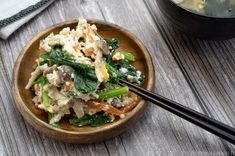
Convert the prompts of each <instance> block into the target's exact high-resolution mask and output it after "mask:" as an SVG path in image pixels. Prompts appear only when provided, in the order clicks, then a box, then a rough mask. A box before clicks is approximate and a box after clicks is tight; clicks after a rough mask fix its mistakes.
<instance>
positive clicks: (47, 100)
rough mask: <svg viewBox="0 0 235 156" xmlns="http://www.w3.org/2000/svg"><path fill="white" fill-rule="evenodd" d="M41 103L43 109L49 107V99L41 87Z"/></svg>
mask: <svg viewBox="0 0 235 156" xmlns="http://www.w3.org/2000/svg"><path fill="white" fill-rule="evenodd" d="M42 102H43V105H44V106H45V107H49V106H50V100H49V97H48V95H47V92H46V91H45V90H44V89H43V87H42Z"/></svg>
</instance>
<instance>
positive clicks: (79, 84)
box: [41, 49, 97, 94]
mask: <svg viewBox="0 0 235 156" xmlns="http://www.w3.org/2000/svg"><path fill="white" fill-rule="evenodd" d="M41 57H42V58H44V59H47V60H52V61H54V62H55V63H57V64H59V65H68V66H70V67H73V68H74V69H75V70H76V71H75V72H74V85H75V88H76V89H77V90H78V91H80V92H81V93H83V94H87V93H90V92H93V91H95V89H96V88H97V77H96V73H95V69H94V68H93V67H91V66H89V65H86V64H80V63H77V62H75V61H74V60H72V59H71V58H69V57H68V55H65V53H64V51H62V50H61V49H52V50H51V51H50V52H49V53H48V54H43V55H41Z"/></svg>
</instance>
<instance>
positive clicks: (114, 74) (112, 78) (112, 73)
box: [105, 63, 119, 83]
mask: <svg viewBox="0 0 235 156" xmlns="http://www.w3.org/2000/svg"><path fill="white" fill-rule="evenodd" d="M105 66H106V68H107V70H108V73H109V82H111V83H118V81H119V73H118V71H117V70H116V69H115V68H114V67H112V66H111V65H109V64H108V63H105Z"/></svg>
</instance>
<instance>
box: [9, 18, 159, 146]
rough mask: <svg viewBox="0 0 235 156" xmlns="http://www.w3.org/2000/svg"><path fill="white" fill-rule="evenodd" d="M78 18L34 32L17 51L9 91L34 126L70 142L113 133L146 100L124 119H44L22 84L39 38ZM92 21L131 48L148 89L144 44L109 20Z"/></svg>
mask: <svg viewBox="0 0 235 156" xmlns="http://www.w3.org/2000/svg"><path fill="white" fill-rule="evenodd" d="M77 23H78V21H77V20H73V21H67V22H63V23H59V24H56V25H53V26H51V27H49V28H47V29H45V30H44V31H42V32H40V33H38V34H37V35H36V36H35V37H34V38H33V39H32V40H31V41H30V42H29V43H28V44H27V45H26V46H25V47H24V48H23V50H22V51H21V52H20V54H19V56H18V58H17V60H16V63H15V66H14V73H13V74H14V75H13V83H14V84H13V88H12V93H13V96H14V99H15V102H16V106H17V108H18V110H19V111H20V113H21V115H22V116H23V118H24V119H25V120H26V121H27V122H28V123H29V124H30V125H31V126H33V127H34V128H35V129H36V130H38V131H40V132H42V133H44V134H45V135H47V136H49V137H52V138H54V139H58V140H62V141H65V142H73V143H91V142H98V141H102V140H106V139H109V138H111V137H114V136H116V135H118V134H120V133H122V132H124V131H126V130H127V129H129V128H130V127H131V126H132V125H133V124H134V123H135V122H136V121H137V120H138V119H139V118H140V117H141V116H142V115H143V113H144V111H145V109H146V107H147V104H146V103H145V101H144V100H142V99H140V100H139V104H138V105H137V107H135V108H134V109H133V110H132V111H131V112H130V113H129V114H128V115H127V116H126V117H125V118H124V119H119V120H117V121H115V122H113V123H110V124H105V125H102V126H98V127H89V126H86V127H75V126H72V125H70V124H69V123H68V122H66V121H65V120H62V121H61V122H60V123H61V128H60V129H59V128H54V127H52V126H51V125H49V124H48V123H47V114H46V113H45V112H44V111H42V110H40V109H38V108H37V107H36V106H35V105H34V103H33V102H32V97H33V93H32V92H31V91H30V90H25V86H26V84H27V81H28V79H29V77H30V73H31V72H32V67H33V65H34V63H35V59H36V58H37V57H38V56H39V55H40V52H39V49H38V48H39V42H40V40H41V39H43V38H45V37H46V36H47V35H49V34H50V33H51V32H54V33H58V32H59V31H60V30H62V28H64V27H70V28H75V27H76V25H77ZM88 23H90V24H95V25H96V26H97V28H98V33H99V34H100V35H101V36H103V37H104V38H111V37H115V38H117V39H118V40H119V43H120V48H119V49H122V50H126V51H128V52H132V53H133V54H134V55H135V56H136V62H135V63H134V66H136V67H137V68H138V69H140V70H141V71H142V72H143V73H144V74H145V76H146V78H145V81H144V83H143V87H144V88H146V89H148V90H151V89H152V88H153V87H154V81H155V74H154V67H153V63H152V60H151V56H150V54H149V53H148V51H147V49H146V48H145V47H144V45H143V44H142V43H141V42H140V40H138V39H137V38H136V37H135V36H133V35H132V34H131V33H130V32H128V31H127V30H125V29H123V28H121V27H119V26H117V25H115V24H111V23H107V22H104V21H99V20H88Z"/></svg>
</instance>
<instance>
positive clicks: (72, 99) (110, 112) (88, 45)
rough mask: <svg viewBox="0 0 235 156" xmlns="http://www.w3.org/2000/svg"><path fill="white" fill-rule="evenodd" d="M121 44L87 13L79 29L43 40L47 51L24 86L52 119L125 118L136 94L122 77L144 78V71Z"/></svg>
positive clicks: (85, 122)
mask: <svg viewBox="0 0 235 156" xmlns="http://www.w3.org/2000/svg"><path fill="white" fill-rule="evenodd" d="M118 47H119V43H118V40H117V39H115V38H111V39H103V38H102V37H101V36H100V35H99V34H98V33H97V28H96V26H95V25H94V24H93V25H91V24H88V23H87V21H86V20H85V19H84V18H80V19H79V22H78V25H77V26H76V28H75V29H70V28H69V27H67V28H64V29H62V30H61V31H60V32H59V33H58V34H53V33H51V34H50V35H49V36H47V37H46V38H45V39H43V40H41V42H40V47H39V49H40V51H42V52H43V54H41V55H40V56H39V57H38V58H37V59H36V64H35V66H34V67H33V72H32V73H31V77H30V79H29V82H28V84H27V85H26V87H25V88H26V89H31V90H32V91H33V93H34V95H35V96H34V98H33V99H32V100H33V102H34V104H35V105H36V106H37V107H38V108H39V109H42V110H44V111H46V112H47V113H48V122H49V124H51V125H53V126H55V127H59V126H60V124H59V122H60V120H61V119H62V118H63V117H64V116H65V115H67V116H69V120H68V122H69V123H70V124H72V125H74V126H98V125H102V124H105V123H109V122H113V121H115V119H117V118H125V116H126V115H127V113H128V112H130V111H131V110H132V109H133V108H135V107H136V105H137V104H138V102H137V98H138V97H137V96H136V95H135V94H133V93H131V92H129V90H128V87H127V86H124V87H122V86H119V85H118V82H119V79H124V80H127V81H129V82H131V83H135V84H140V83H141V82H142V81H143V80H144V75H143V74H142V73H141V72H140V71H139V70H137V69H136V68H135V67H134V66H132V65H131V64H130V63H131V62H133V61H135V57H134V56H133V54H131V53H129V52H125V51H119V50H117V49H118Z"/></svg>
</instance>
